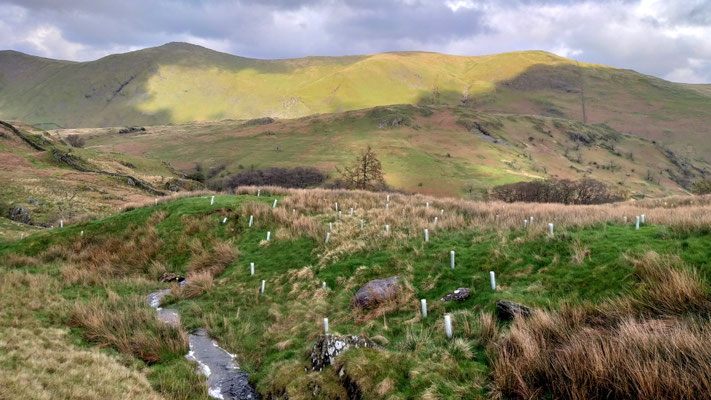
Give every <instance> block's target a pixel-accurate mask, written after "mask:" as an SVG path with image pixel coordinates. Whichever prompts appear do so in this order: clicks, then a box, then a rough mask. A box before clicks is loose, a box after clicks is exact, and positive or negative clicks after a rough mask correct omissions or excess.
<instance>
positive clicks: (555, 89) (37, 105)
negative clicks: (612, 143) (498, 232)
mask: <svg viewBox="0 0 711 400" xmlns="http://www.w3.org/2000/svg"><path fill="white" fill-rule="evenodd" d="M581 92H583V93H584V96H583V95H581ZM0 99H1V100H0V118H3V119H13V120H22V121H26V122H28V123H31V124H40V125H41V126H42V127H43V128H45V129H54V128H62V127H63V128H73V127H107V126H127V125H160V124H168V123H185V122H190V121H215V120H222V119H250V118H259V117H264V116H272V117H278V118H297V117H302V116H306V115H312V114H316V113H333V112H341V111H347V110H355V109H362V108H368V107H374V106H383V105H391V104H441V105H461V104H466V105H467V106H469V107H473V108H475V109H477V110H483V111H493V112H499V113H516V114H535V115H543V116H553V117H560V118H567V119H572V120H578V121H583V111H582V108H583V107H582V104H583V99H584V103H585V108H586V118H585V120H584V121H583V122H588V123H607V124H609V125H610V126H612V127H613V128H615V129H617V130H619V131H621V132H625V133H631V134H634V135H637V136H640V137H643V138H647V139H650V140H656V141H658V142H660V143H662V144H664V145H667V146H670V147H672V148H673V150H674V151H676V152H681V153H683V154H684V155H686V156H689V157H691V158H695V157H706V155H707V154H708V152H709V150H711V147H709V145H708V144H707V143H706V140H704V138H705V137H706V136H707V133H708V126H709V123H710V122H711V120H710V119H709V118H711V117H709V113H708V112H707V110H708V109H709V108H710V107H711V96H709V93H708V90H706V89H705V87H704V86H700V85H699V86H687V85H683V84H677V83H672V82H667V81H664V80H662V79H658V78H654V77H650V76H646V75H642V74H639V73H636V72H634V71H629V70H622V69H617V68H611V67H606V66H601V65H594V64H586V63H578V62H576V61H574V60H570V59H566V58H563V57H559V56H556V55H553V54H550V53H546V52H541V51H522V52H512V53H504V54H496V55H487V56H451V55H445V54H437V53H426V52H396V53H383V54H373V55H362V56H348V57H306V58H301V59H286V60H256V59H248V58H243V57H236V56H232V55H228V54H224V53H218V52H215V51H212V50H209V49H205V48H202V47H199V46H193V45H190V44H186V43H170V44H167V45H164V46H160V47H155V48H150V49H144V50H140V51H135V52H130V53H126V54H117V55H112V56H108V57H105V58H102V59H100V60H96V61H92V62H84V63H71V62H63V61H55V60H47V59H43V58H39V57H32V56H28V55H25V54H21V53H16V52H11V51H6V52H0Z"/></svg>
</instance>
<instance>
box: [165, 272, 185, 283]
mask: <svg viewBox="0 0 711 400" xmlns="http://www.w3.org/2000/svg"><path fill="white" fill-rule="evenodd" d="M184 280H185V277H184V276H180V275H178V274H176V273H174V272H164V273H163V275H161V276H160V278H158V281H160V282H182V281H184Z"/></svg>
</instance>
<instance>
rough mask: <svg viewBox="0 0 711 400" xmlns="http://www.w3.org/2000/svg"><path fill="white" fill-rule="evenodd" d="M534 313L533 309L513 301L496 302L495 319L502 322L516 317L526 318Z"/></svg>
mask: <svg viewBox="0 0 711 400" xmlns="http://www.w3.org/2000/svg"><path fill="white" fill-rule="evenodd" d="M534 312H535V310H534V309H532V308H530V307H527V306H524V305H523V304H519V303H514V302H513V301H508V300H499V301H498V302H496V318H498V319H500V320H502V321H509V320H512V319H513V318H514V317H515V316H516V315H521V316H522V317H528V316H529V315H531V314H533V313H534Z"/></svg>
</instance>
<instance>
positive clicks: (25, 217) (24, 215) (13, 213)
mask: <svg viewBox="0 0 711 400" xmlns="http://www.w3.org/2000/svg"><path fill="white" fill-rule="evenodd" d="M8 218H10V220H12V221H15V222H19V223H22V224H28V225H31V224H32V218H31V217H30V211H29V210H28V209H27V208H25V207H22V206H14V207H12V208H11V209H10V213H9V215H8Z"/></svg>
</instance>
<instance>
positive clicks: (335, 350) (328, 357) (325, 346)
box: [311, 335, 382, 371]
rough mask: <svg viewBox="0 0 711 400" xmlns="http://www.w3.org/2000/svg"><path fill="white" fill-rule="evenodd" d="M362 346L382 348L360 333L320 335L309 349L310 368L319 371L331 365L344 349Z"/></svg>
mask: <svg viewBox="0 0 711 400" xmlns="http://www.w3.org/2000/svg"><path fill="white" fill-rule="evenodd" d="M362 347H367V348H373V349H378V350H382V347H380V346H378V345H377V344H376V343H375V342H373V341H372V340H370V339H368V338H366V337H364V336H360V335H345V336H340V335H320V336H319V337H318V339H316V343H314V347H313V349H312V350H311V369H312V370H313V371H321V370H323V369H324V368H325V367H327V366H329V365H332V364H333V361H334V360H335V359H336V357H337V356H338V355H339V354H341V353H343V352H344V351H346V350H348V349H351V348H354V349H358V348H362Z"/></svg>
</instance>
